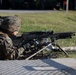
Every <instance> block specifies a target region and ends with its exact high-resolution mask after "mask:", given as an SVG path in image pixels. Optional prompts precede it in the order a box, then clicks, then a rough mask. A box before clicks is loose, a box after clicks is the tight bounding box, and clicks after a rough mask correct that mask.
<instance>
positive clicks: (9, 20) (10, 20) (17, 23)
mask: <svg viewBox="0 0 76 75" xmlns="http://www.w3.org/2000/svg"><path fill="white" fill-rule="evenodd" d="M0 27H1V28H3V29H6V30H8V31H10V32H14V31H19V30H20V27H21V19H19V18H18V17H17V16H7V17H4V18H3V21H2V23H1V25H0Z"/></svg>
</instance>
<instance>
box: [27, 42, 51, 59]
mask: <svg viewBox="0 0 76 75" xmlns="http://www.w3.org/2000/svg"><path fill="white" fill-rule="evenodd" d="M49 46H51V43H49V44H48V45H47V46H45V47H44V48H42V49H40V50H38V51H37V52H36V53H34V54H32V55H31V56H29V57H27V58H26V60H29V59H31V58H32V57H34V56H35V55H37V54H38V53H40V52H41V51H43V50H44V49H46V48H47V47H49Z"/></svg>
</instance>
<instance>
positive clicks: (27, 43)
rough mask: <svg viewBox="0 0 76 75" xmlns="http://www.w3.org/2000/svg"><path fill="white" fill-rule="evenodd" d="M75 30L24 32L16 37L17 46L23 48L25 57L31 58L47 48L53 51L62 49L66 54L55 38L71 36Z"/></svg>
mask: <svg viewBox="0 0 76 75" xmlns="http://www.w3.org/2000/svg"><path fill="white" fill-rule="evenodd" d="M74 35H75V32H62V33H54V32H53V31H47V32H44V31H37V32H24V33H23V34H22V35H21V36H19V37H17V39H20V40H21V41H20V42H19V43H17V44H18V45H17V47H18V48H20V47H22V48H23V49H24V52H23V54H22V55H23V56H24V57H25V59H27V60H28V59H31V58H33V57H34V56H36V55H37V54H38V53H40V52H42V51H43V50H45V49H47V48H49V49H50V50H54V51H62V52H64V53H65V55H66V56H68V53H67V52H66V51H65V50H63V49H62V48H61V47H60V46H59V45H58V44H57V43H56V40H59V39H67V38H72V36H74Z"/></svg>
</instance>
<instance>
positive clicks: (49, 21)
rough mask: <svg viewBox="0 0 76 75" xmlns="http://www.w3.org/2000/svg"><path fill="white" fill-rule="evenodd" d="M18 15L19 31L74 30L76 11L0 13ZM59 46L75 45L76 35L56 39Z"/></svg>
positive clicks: (1, 14)
mask: <svg viewBox="0 0 76 75" xmlns="http://www.w3.org/2000/svg"><path fill="white" fill-rule="evenodd" d="M5 15H18V16H19V17H20V18H21V20H22V27H21V30H20V33H23V32H28V31H51V30H53V31H54V32H69V31H73V32H74V31H76V11H70V12H69V13H68V14H66V13H65V12H62V11H61V12H50V13H20V14H19V13H10V14H9V13H0V16H5ZM57 42H58V43H59V44H60V45H61V46H76V37H73V39H66V40H58V41H57Z"/></svg>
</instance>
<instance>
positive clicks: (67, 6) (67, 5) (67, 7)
mask: <svg viewBox="0 0 76 75" xmlns="http://www.w3.org/2000/svg"><path fill="white" fill-rule="evenodd" d="M68 10H69V0H67V2H66V13H68Z"/></svg>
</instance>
